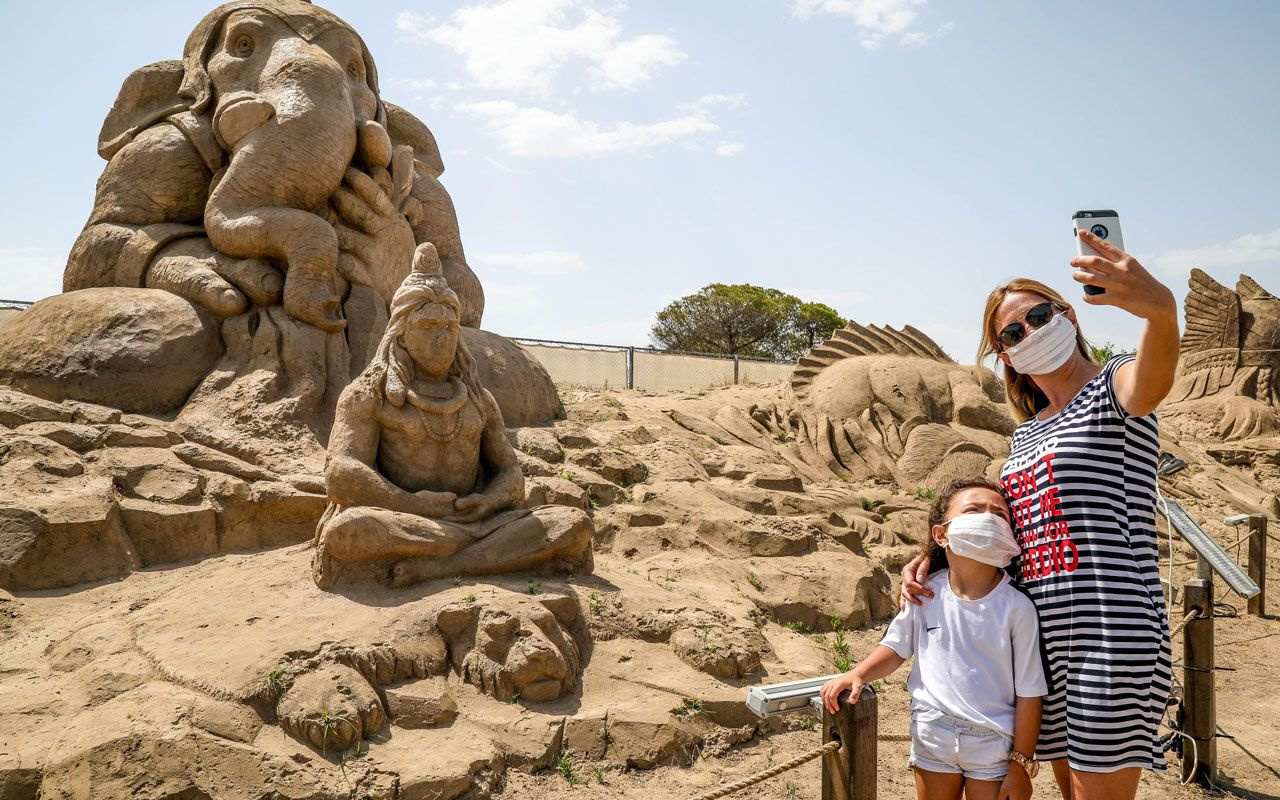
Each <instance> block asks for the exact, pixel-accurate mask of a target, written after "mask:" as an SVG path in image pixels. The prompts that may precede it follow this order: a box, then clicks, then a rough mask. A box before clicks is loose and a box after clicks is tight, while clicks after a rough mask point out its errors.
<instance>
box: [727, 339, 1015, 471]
mask: <svg viewBox="0 0 1280 800" xmlns="http://www.w3.org/2000/svg"><path fill="white" fill-rule="evenodd" d="M788 389H789V391H788V396H787V401H786V403H785V404H784V406H783V407H782V408H779V407H778V406H776V405H775V406H766V407H759V406H758V407H754V408H751V409H749V413H750V415H751V417H752V419H753V421H754V423H755V424H757V425H758V426H759V427H760V430H761V432H762V433H766V434H768V436H767V437H766V438H765V439H764V441H767V442H768V443H769V446H770V447H773V448H776V449H778V450H779V451H780V452H782V453H783V454H785V455H787V456H788V457H790V458H791V459H792V460H794V461H796V462H798V463H800V464H803V465H804V466H805V467H806V468H807V470H808V471H809V472H810V474H813V475H814V476H815V477H824V478H841V479H844V480H854V481H863V480H868V479H872V480H878V481H883V482H889V481H892V482H895V483H897V484H899V485H901V486H910V487H913V488H914V487H923V488H927V489H930V490H933V491H937V490H940V489H941V488H942V487H943V486H945V485H946V484H947V483H949V482H950V481H951V480H952V479H953V478H955V477H959V476H962V475H974V474H984V473H986V472H988V471H991V470H993V469H999V467H1000V464H1001V463H1002V459H1003V458H1004V456H1006V455H1007V454H1008V450H1009V448H1008V435H1009V434H1010V433H1011V432H1012V431H1013V427H1014V426H1013V419H1012V417H1010V416H1009V413H1008V411H1007V410H1006V408H1005V405H1004V390H1003V389H1002V387H1001V386H1000V383H999V381H998V380H997V379H996V377H995V375H994V374H993V373H992V372H991V371H990V370H987V369H984V368H982V367H966V366H961V365H960V364H957V363H956V362H955V361H953V360H952V359H951V358H950V357H949V356H948V355H947V354H946V353H944V352H943V351H942V349H941V348H940V347H938V345H937V344H936V343H934V342H933V340H931V339H930V338H929V337H928V336H926V335H925V334H924V333H922V332H921V331H919V330H917V329H915V328H913V327H911V326H910V325H908V326H906V327H905V328H903V329H902V330H895V329H893V328H891V327H888V326H883V327H877V326H874V325H873V326H870V327H866V326H863V325H859V324H858V323H856V322H851V323H850V324H849V325H848V326H846V327H845V328H842V329H841V330H838V331H836V332H835V333H834V334H833V335H832V337H831V338H830V339H828V340H827V341H825V342H823V343H822V344H821V345H819V346H818V347H816V348H814V349H813V350H812V351H810V353H809V354H808V355H807V356H805V357H803V358H801V359H800V362H799V363H798V364H797V366H796V369H795V371H794V372H793V373H792V375H791V380H790V382H789V383H788Z"/></svg>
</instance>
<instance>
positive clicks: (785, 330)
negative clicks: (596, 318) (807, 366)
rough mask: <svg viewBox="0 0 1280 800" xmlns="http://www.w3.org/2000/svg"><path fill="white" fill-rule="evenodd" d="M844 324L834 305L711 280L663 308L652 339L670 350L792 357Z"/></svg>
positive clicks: (659, 345) (659, 313)
mask: <svg viewBox="0 0 1280 800" xmlns="http://www.w3.org/2000/svg"><path fill="white" fill-rule="evenodd" d="M844 324H845V320H844V319H843V318H842V317H840V315H839V314H837V313H836V311H835V309H833V308H830V307H829V306H825V305H823V304H821V303H805V302H803V301H802V300H800V298H798V297H796V296H794V295H791V294H787V293H786V292H783V291H779V290H778V289H765V288H763V287H760V286H752V285H751V284H736V285H729V284H723V283H713V284H711V285H710V286H705V287H703V288H702V289H701V290H700V291H698V292H697V293H695V294H691V295H688V296H686V297H682V298H680V299H679V300H676V301H675V302H673V303H671V304H670V305H669V306H667V307H666V308H664V309H662V310H661V311H659V312H658V318H657V320H656V322H655V323H654V325H653V329H652V331H651V332H650V337H651V338H652V339H653V342H654V344H655V345H657V346H658V347H662V348H665V349H668V350H689V351H693V352H699V353H722V354H724V355H739V356H755V357H762V358H777V359H781V360H787V361H792V360H795V359H798V358H799V357H800V356H802V355H804V354H805V353H807V352H808V351H809V350H810V349H812V348H813V347H814V346H815V345H817V344H818V343H819V342H821V341H823V340H824V339H826V338H827V337H829V336H830V335H831V332H832V331H833V330H835V329H836V328H839V327H842V326H843V325H844Z"/></svg>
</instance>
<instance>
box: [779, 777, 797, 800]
mask: <svg viewBox="0 0 1280 800" xmlns="http://www.w3.org/2000/svg"><path fill="white" fill-rule="evenodd" d="M782 797H783V798H784V800H800V787H799V786H797V785H796V782H795V781H787V785H786V786H784V787H783V788H782Z"/></svg>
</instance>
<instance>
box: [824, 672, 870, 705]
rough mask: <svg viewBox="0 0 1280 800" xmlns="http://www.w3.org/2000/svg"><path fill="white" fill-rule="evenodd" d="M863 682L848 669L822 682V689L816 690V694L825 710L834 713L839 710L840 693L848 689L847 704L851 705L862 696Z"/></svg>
mask: <svg viewBox="0 0 1280 800" xmlns="http://www.w3.org/2000/svg"><path fill="white" fill-rule="evenodd" d="M865 684H866V682H865V681H864V680H862V678H860V677H858V676H857V675H855V674H854V673H853V671H852V670H850V671H849V672H846V673H844V674H843V675H838V676H836V677H834V678H832V679H831V680H829V681H827V682H826V683H824V684H822V689H821V690H819V691H818V696H819V697H821V698H822V704H823V705H824V706H826V708H827V710H828V711H830V712H831V713H832V714H835V713H837V712H839V711H840V694H841V693H842V692H844V690H845V689H848V690H849V705H853V704H854V703H856V702H858V698H859V697H861V696H862V687H863V686H864V685H865Z"/></svg>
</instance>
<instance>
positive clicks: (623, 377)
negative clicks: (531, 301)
mask: <svg viewBox="0 0 1280 800" xmlns="http://www.w3.org/2000/svg"><path fill="white" fill-rule="evenodd" d="M30 305H31V303H29V302H26V301H23V300H4V299H0V322H4V321H5V320H6V319H9V318H10V317H12V316H14V315H16V314H18V313H19V312H21V311H22V310H23V309H25V308H27V307H29V306H30ZM508 338H510V339H511V340H512V341H515V342H519V343H520V345H521V346H522V347H524V349H526V350H528V351H529V353H531V354H532V355H533V357H534V358H536V359H538V361H539V362H541V363H542V366H544V367H546V369H547V372H548V373H550V375H551V380H553V381H555V383H556V384H557V385H562V386H581V387H583V388H591V389H610V388H612V389H650V390H654V391H680V390H686V389H710V388H713V387H716V386H733V385H735V384H761V383H777V382H778V381H784V380H786V379H787V378H789V377H791V371H792V370H793V369H795V364H793V363H791V362H782V361H770V360H769V359H765V358H753V357H751V356H724V355H713V354H710V353H688V352H683V351H678V350H658V349H656V348H652V347H627V346H625V345H609V344H591V343H587V342H561V341H556V340H554V339H525V338H522V337H519V336H512V337H508Z"/></svg>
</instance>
